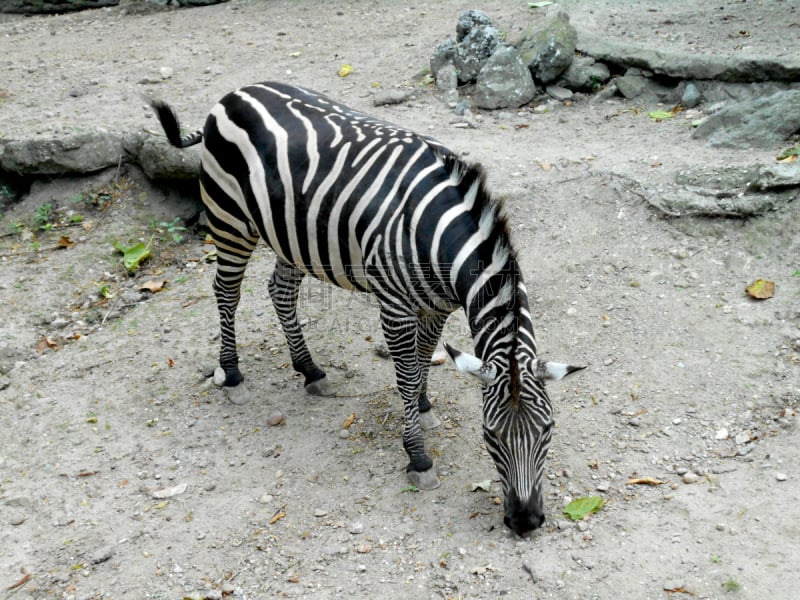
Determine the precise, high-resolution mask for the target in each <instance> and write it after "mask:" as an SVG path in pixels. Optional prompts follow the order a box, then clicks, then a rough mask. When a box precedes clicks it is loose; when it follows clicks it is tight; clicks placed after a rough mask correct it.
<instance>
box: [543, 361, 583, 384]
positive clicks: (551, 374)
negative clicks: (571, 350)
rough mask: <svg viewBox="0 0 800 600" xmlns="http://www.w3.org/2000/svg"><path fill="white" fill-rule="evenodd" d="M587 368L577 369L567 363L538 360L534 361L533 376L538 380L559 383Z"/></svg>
mask: <svg viewBox="0 0 800 600" xmlns="http://www.w3.org/2000/svg"><path fill="white" fill-rule="evenodd" d="M585 368H586V367H585V366H584V367H576V366H574V365H568V364H566V363H560V362H555V361H552V360H539V359H538V358H537V359H536V360H534V361H533V374H534V376H535V377H536V378H537V379H541V380H542V381H545V380H548V379H549V380H552V381H558V380H559V379H564V377H566V376H567V375H570V374H572V373H574V372H575V371H583V369H585Z"/></svg>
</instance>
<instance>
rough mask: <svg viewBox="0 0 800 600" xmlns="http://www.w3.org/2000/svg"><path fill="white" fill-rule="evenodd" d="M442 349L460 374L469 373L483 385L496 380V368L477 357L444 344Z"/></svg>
mask: <svg viewBox="0 0 800 600" xmlns="http://www.w3.org/2000/svg"><path fill="white" fill-rule="evenodd" d="M444 349H445V350H447V353H448V354H449V355H450V358H452V359H453V362H454V363H456V369H458V370H459V371H461V372H462V373H469V374H470V375H473V376H475V377H477V378H478V379H480V380H481V381H482V382H484V383H494V381H495V379H497V367H495V366H494V365H492V364H488V363H485V362H483V361H482V360H481V359H480V358H478V357H477V356H472V354H467V353H466V352H461V350H456V349H455V348H453V347H452V346H451V345H450V344H447V343H445V344H444Z"/></svg>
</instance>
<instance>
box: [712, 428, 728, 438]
mask: <svg viewBox="0 0 800 600" xmlns="http://www.w3.org/2000/svg"><path fill="white" fill-rule="evenodd" d="M714 439H715V440H727V439H728V430H727V429H725V428H724V427H723V428H722V429H720V430H719V431H717V433H716V435H715V436H714Z"/></svg>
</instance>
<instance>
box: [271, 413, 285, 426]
mask: <svg viewBox="0 0 800 600" xmlns="http://www.w3.org/2000/svg"><path fill="white" fill-rule="evenodd" d="M285 420H286V417H285V416H284V414H283V413H282V412H280V411H275V412H273V413H272V414H270V416H268V417H267V425H269V426H270V427H275V426H276V425H280V424H282V423H283V422H284V421H285Z"/></svg>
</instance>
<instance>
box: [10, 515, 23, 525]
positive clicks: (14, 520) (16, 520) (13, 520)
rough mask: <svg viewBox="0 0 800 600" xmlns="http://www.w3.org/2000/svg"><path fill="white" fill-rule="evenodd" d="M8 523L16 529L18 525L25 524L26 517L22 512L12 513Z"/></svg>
mask: <svg viewBox="0 0 800 600" xmlns="http://www.w3.org/2000/svg"><path fill="white" fill-rule="evenodd" d="M8 522H9V523H10V524H11V525H13V526H14V527H16V526H17V525H22V524H23V523H24V522H25V515H24V514H22V513H21V512H15V513H12V514H11V517H10V518H9V519H8Z"/></svg>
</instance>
